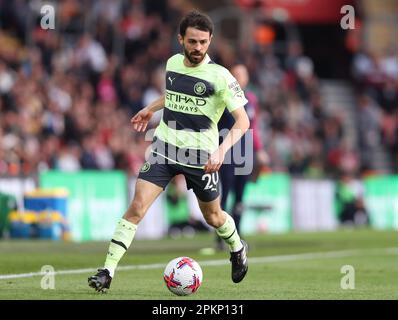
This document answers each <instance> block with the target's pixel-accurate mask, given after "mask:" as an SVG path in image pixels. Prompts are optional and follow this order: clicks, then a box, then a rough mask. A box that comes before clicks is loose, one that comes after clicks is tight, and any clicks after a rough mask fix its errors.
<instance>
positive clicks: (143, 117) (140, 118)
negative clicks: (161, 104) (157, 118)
mask: <svg viewBox="0 0 398 320" xmlns="http://www.w3.org/2000/svg"><path fill="white" fill-rule="evenodd" d="M152 115H153V112H152V111H148V110H147V109H146V108H144V109H142V110H140V111H139V112H138V113H137V114H136V115H135V116H134V117H132V118H131V120H130V122H131V123H132V124H133V128H134V130H136V131H138V132H143V131H145V129H146V127H147V125H148V122H149V120H150V119H151V118H152Z"/></svg>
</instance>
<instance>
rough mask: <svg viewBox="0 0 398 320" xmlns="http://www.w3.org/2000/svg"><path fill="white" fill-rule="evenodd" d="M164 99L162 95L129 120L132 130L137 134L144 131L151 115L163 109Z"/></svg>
mask: <svg viewBox="0 0 398 320" xmlns="http://www.w3.org/2000/svg"><path fill="white" fill-rule="evenodd" d="M164 99H165V95H164V94H163V95H161V96H160V97H159V98H158V99H156V100H155V101H154V102H152V103H150V104H149V105H147V106H146V107H145V108H144V109H142V110H140V111H139V112H138V113H137V114H136V115H135V116H133V117H132V118H131V120H130V122H131V123H132V124H133V128H134V130H136V131H138V132H143V131H145V129H146V127H147V125H148V122H149V120H150V119H151V118H152V115H153V114H154V113H155V112H156V111H159V110H160V109H162V108H164Z"/></svg>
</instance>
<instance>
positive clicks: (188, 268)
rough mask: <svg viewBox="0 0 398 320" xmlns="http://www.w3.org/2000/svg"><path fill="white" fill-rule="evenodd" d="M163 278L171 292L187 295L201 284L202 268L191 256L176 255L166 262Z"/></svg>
mask: <svg viewBox="0 0 398 320" xmlns="http://www.w3.org/2000/svg"><path fill="white" fill-rule="evenodd" d="M163 279H164V282H165V283H166V286H167V288H168V289H169V290H170V291H171V292H172V293H174V294H176V295H178V296H187V295H190V294H192V293H194V292H196V291H197V290H198V289H199V287H200V286H201V284H202V280H203V273H202V268H201V267H200V265H199V263H197V262H196V261H195V260H193V259H192V258H189V257H178V258H175V259H173V260H171V261H170V262H169V263H168V264H167V266H166V268H165V269H164V275H163Z"/></svg>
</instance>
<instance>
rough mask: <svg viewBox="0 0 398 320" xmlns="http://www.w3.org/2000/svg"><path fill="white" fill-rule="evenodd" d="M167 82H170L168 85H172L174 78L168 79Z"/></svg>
mask: <svg viewBox="0 0 398 320" xmlns="http://www.w3.org/2000/svg"><path fill="white" fill-rule="evenodd" d="M168 79H169V81H170V85H173V81H174V79H175V78H173V79H171V78H170V77H168Z"/></svg>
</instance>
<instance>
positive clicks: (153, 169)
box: [138, 154, 220, 202]
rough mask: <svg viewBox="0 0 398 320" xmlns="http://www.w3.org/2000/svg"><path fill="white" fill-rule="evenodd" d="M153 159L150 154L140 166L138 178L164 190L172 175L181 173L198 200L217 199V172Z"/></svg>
mask: <svg viewBox="0 0 398 320" xmlns="http://www.w3.org/2000/svg"><path fill="white" fill-rule="evenodd" d="M153 159H154V157H153V154H151V156H150V158H149V159H148V161H147V162H145V163H144V164H143V166H142V167H141V170H140V173H139V175H138V178H139V179H143V180H146V181H149V182H152V183H154V184H156V185H157V186H159V187H161V188H163V190H165V189H166V186H167V184H168V183H169V182H170V180H171V179H172V178H173V177H174V176H176V175H177V174H182V175H184V177H185V181H186V183H187V187H188V189H192V190H193V192H194V193H195V195H196V197H197V198H198V199H199V200H201V201H204V202H209V201H213V200H215V199H217V197H218V196H219V195H220V179H219V175H218V172H213V173H205V171H204V169H201V168H192V167H187V166H183V165H180V164H178V163H175V162H173V161H171V160H167V159H164V158H163V160H164V162H165V163H157V162H156V161H153ZM157 159H159V157H157Z"/></svg>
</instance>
